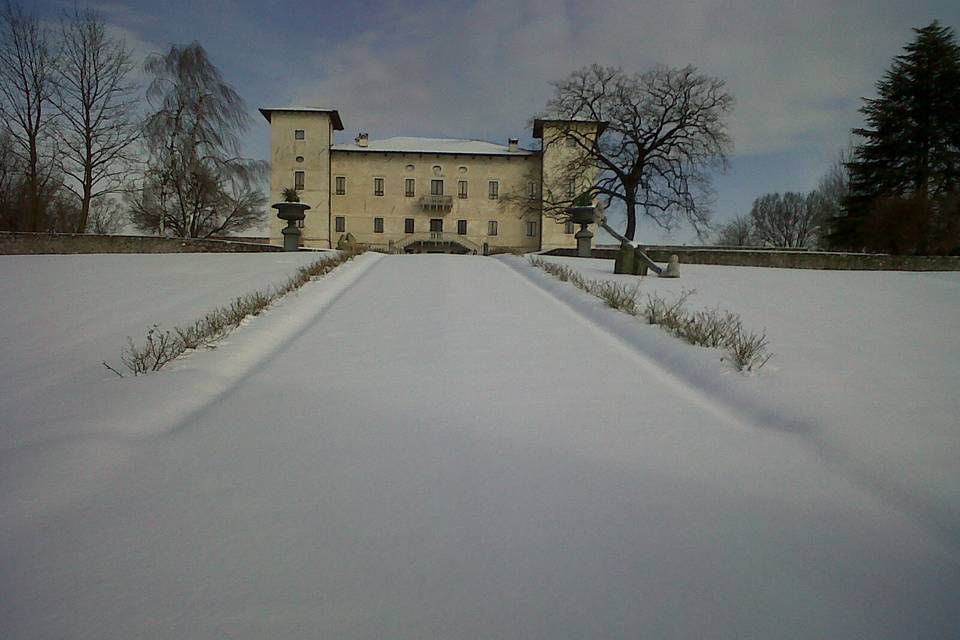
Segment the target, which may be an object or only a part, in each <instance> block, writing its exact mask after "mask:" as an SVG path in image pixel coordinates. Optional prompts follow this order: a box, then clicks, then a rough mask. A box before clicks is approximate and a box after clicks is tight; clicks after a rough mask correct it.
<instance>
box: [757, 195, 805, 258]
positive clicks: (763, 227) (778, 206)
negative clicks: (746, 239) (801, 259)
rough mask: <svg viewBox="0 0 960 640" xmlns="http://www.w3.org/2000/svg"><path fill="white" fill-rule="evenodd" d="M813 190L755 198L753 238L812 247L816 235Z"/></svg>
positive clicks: (778, 244)
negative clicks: (810, 192) (806, 192)
mask: <svg viewBox="0 0 960 640" xmlns="http://www.w3.org/2000/svg"><path fill="white" fill-rule="evenodd" d="M812 199H813V196H812V194H808V195H804V194H802V193H789V192H788V193H784V194H780V193H768V194H765V195H762V196H760V197H759V198H757V199H756V200H754V201H753V207H752V208H751V210H750V219H751V221H752V222H753V229H754V238H755V239H756V240H757V241H758V242H762V243H766V244H770V245H773V246H775V247H809V246H811V245H812V244H813V241H814V240H815V239H816V235H817V219H816V209H815V207H814V206H812Z"/></svg>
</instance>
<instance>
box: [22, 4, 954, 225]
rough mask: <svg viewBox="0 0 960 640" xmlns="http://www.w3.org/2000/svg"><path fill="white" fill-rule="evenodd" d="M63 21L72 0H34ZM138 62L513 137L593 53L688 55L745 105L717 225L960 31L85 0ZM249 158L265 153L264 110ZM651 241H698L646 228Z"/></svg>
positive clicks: (282, 101)
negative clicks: (175, 62)
mask: <svg viewBox="0 0 960 640" xmlns="http://www.w3.org/2000/svg"><path fill="white" fill-rule="evenodd" d="M27 5H28V6H31V7H33V8H35V10H36V11H37V12H38V13H39V14H40V16H41V17H42V18H43V19H45V20H51V21H53V20H56V19H57V17H58V16H59V15H60V13H61V12H62V11H63V10H64V9H65V8H68V7H70V6H72V5H73V2H72V1H71V2H64V1H60V0H58V1H50V0H36V1H35V2H33V3H27ZM91 6H94V7H96V8H98V9H99V10H101V11H102V12H103V14H104V15H105V17H106V18H107V20H108V22H110V23H111V24H112V25H113V26H114V27H115V29H116V30H117V33H119V34H122V35H123V36H124V37H125V38H126V39H127V40H128V43H129V44H130V45H131V46H132V47H133V48H134V49H135V51H136V52H137V55H138V56H143V55H145V54H146V53H150V52H161V51H163V50H164V48H166V47H169V45H170V44H171V43H187V42H190V41H193V40H197V41H199V42H200V43H201V44H202V45H203V46H204V47H205V48H206V49H207V51H208V52H209V54H210V56H211V57H212V59H213V61H214V62H215V64H217V65H218V67H219V68H220V69H221V71H222V72H223V74H224V75H225V77H226V78H227V80H228V81H229V82H230V83H232V84H233V85H234V87H235V88H237V90H238V91H239V92H240V94H241V95H242V96H243V97H244V99H245V100H246V101H247V104H248V106H249V108H250V111H251V114H252V115H255V114H256V108H257V107H261V106H268V105H269V106H283V105H290V104H299V105H304V104H309V105H317V106H328V107H334V108H338V109H339V110H340V113H341V116H342V118H343V121H344V125H345V127H346V130H345V131H343V132H341V133H340V140H341V141H346V140H350V139H352V138H353V137H354V136H355V135H356V133H357V132H358V131H368V132H369V133H370V135H371V137H373V138H383V137H389V136H394V135H426V136H438V137H465V138H479V139H486V140H491V141H504V140H506V138H507V137H516V136H519V137H520V138H521V143H527V144H532V141H531V140H530V131H529V130H528V129H527V120H528V119H529V118H530V116H531V115H533V114H534V113H535V112H537V111H538V110H540V109H542V108H543V106H544V104H545V102H546V100H547V98H548V97H549V96H550V92H551V87H550V81H552V80H557V79H560V78H562V77H564V76H565V75H566V74H568V73H569V72H570V71H572V70H573V69H576V68H578V67H580V66H583V65H585V64H590V63H592V62H598V63H601V64H612V65H619V66H621V67H623V68H624V69H625V70H627V71H643V70H646V69H648V68H649V67H651V66H652V65H654V64H657V63H665V64H669V65H672V66H683V65H686V64H693V65H694V66H696V67H698V68H700V69H701V70H702V71H703V72H705V73H707V74H710V75H714V76H718V77H721V78H724V79H725V80H726V81H727V85H728V89H729V91H730V92H731V93H732V94H733V95H734V97H735V98H736V100H737V105H736V108H735V110H734V113H733V115H732V116H731V118H730V121H729V124H730V131H731V134H732V135H733V138H734V143H735V147H736V149H735V151H734V154H733V156H732V157H731V167H730V170H729V171H728V173H727V174H726V175H717V176H715V180H714V187H715V189H716V192H717V194H716V202H715V205H714V219H715V220H716V221H717V222H723V221H724V220H726V219H728V218H730V217H732V216H734V215H736V214H738V213H745V212H747V211H749V208H750V204H751V202H752V201H753V199H754V198H755V197H757V196H758V195H760V194H763V193H767V192H772V191H787V190H792V191H805V190H808V189H811V188H812V187H814V186H815V185H816V182H817V180H818V178H819V176H820V175H821V174H822V173H824V172H825V171H826V169H827V168H828V165H829V164H830V163H831V161H832V160H833V159H834V158H835V157H836V155H837V154H838V153H839V152H840V150H841V149H843V148H844V147H846V146H847V144H848V140H849V136H850V129H851V128H852V127H854V126H858V125H860V124H861V119H860V115H859V114H858V112H857V109H858V107H859V106H860V104H861V101H860V98H861V97H862V96H871V95H873V94H874V87H875V84H876V82H877V80H878V79H879V78H880V77H881V75H882V74H883V72H884V70H885V69H887V68H888V66H889V65H890V62H891V59H892V58H893V57H894V56H895V55H897V54H899V53H900V52H901V50H902V47H903V45H904V44H906V43H907V42H908V41H910V40H911V39H912V38H913V32H912V31H911V27H919V26H924V25H926V24H929V23H930V22H931V21H932V20H933V19H939V20H940V21H941V23H944V24H947V25H949V26H952V27H954V29H956V28H958V27H960V2H956V0H917V1H915V2H903V1H898V2H894V1H888V0H878V1H872V2H868V1H861V2H847V1H845V0H832V1H828V0H802V1H801V0H797V1H788V0H770V1H768V2H735V1H732V2H719V1H700V2H696V1H694V2H639V1H628V0H620V1H611V2H602V1H592V2H591V1H590V0H567V1H547V0H477V1H466V0H463V1H458V0H448V1H444V2H398V1H395V2H390V1H381V2H374V1H360V2H350V1H349V0H348V1H346V2H281V1H278V0H266V1H263V0H261V1H258V2H252V1H249V0H220V1H217V2H204V1H202V0H196V1H194V2H185V1H183V0H168V1H167V2H163V3H161V2H156V1H150V2H148V1H143V0H137V1H133V2H109V3H92V5H91ZM252 122H253V126H252V127H251V130H250V132H249V133H248V135H247V137H246V145H245V146H246V153H247V154H248V155H251V156H253V157H260V158H267V157H268V152H269V149H268V145H269V130H268V125H267V123H266V122H265V121H264V120H262V119H261V118H260V117H259V115H255V117H254V119H253V120H252ZM640 237H642V239H644V240H647V241H665V240H673V241H678V242H685V241H691V240H692V235H691V234H690V232H689V231H688V230H684V229H679V230H676V231H674V232H673V233H672V234H663V233H660V232H659V231H657V230H656V229H654V228H653V227H652V225H651V223H646V224H644V223H641V236H640Z"/></svg>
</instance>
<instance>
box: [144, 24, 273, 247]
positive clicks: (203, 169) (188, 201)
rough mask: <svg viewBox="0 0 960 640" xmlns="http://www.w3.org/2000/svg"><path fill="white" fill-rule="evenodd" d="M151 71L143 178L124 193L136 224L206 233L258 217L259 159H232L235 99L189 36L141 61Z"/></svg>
mask: <svg viewBox="0 0 960 640" xmlns="http://www.w3.org/2000/svg"><path fill="white" fill-rule="evenodd" d="M145 69H146V71H147V72H148V73H150V74H151V75H153V81H152V82H151V83H150V86H149V87H148V89H147V101H148V102H149V104H150V106H151V107H152V109H154V111H153V112H152V113H151V114H150V115H149V116H148V117H147V120H146V123H145V125H144V144H145V147H146V150H147V152H148V154H149V159H148V169H147V173H146V175H145V177H144V180H143V183H142V184H140V185H138V187H137V189H136V190H135V191H133V192H131V194H130V195H129V196H128V204H129V206H130V209H131V219H132V221H133V223H134V224H135V225H136V226H137V227H138V228H140V229H143V230H150V231H159V232H160V233H161V234H163V233H166V232H167V231H172V232H173V233H175V234H176V235H178V236H182V237H209V236H211V235H214V234H220V233H228V232H230V231H237V230H241V229H245V228H248V227H250V226H252V225H254V224H256V223H257V222H259V221H261V220H262V219H263V218H264V216H265V215H266V211H265V207H266V196H265V195H264V193H263V190H262V188H261V187H262V183H263V181H264V179H265V177H266V174H267V168H268V165H267V163H266V162H263V161H257V160H250V159H246V158H242V157H240V134H241V133H242V132H243V131H244V130H245V129H246V128H247V127H248V126H249V116H248V114H247V110H246V107H245V105H244V102H243V99H242V98H241V97H240V96H239V94H237V92H236V91H234V90H233V88H232V87H230V85H228V84H227V83H226V82H225V81H224V80H223V77H222V76H221V75H220V72H219V71H218V70H217V68H216V67H215V66H214V65H213V63H212V62H211V61H210V59H209V58H208V57H207V54H206V52H205V51H204V49H203V47H201V46H200V45H199V44H198V43H196V42H194V43H192V44H190V45H188V46H185V47H177V46H174V47H171V48H170V51H169V52H168V53H167V54H165V55H162V56H153V57H151V58H149V59H148V60H147V62H146V64H145Z"/></svg>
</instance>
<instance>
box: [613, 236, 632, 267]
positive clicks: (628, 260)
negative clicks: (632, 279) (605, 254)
mask: <svg viewBox="0 0 960 640" xmlns="http://www.w3.org/2000/svg"><path fill="white" fill-rule="evenodd" d="M633 261H634V255H633V247H631V246H630V245H628V244H627V243H625V242H624V243H623V244H621V245H620V251H618V252H617V258H616V260H614V262H613V272H614V273H630V274H632V273H633Z"/></svg>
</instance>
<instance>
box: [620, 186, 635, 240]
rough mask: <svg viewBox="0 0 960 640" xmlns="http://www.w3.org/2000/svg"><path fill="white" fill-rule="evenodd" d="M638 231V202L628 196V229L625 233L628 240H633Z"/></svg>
mask: <svg viewBox="0 0 960 640" xmlns="http://www.w3.org/2000/svg"><path fill="white" fill-rule="evenodd" d="M636 233H637V203H636V201H635V199H634V198H632V197H629V196H628V197H627V230H626V232H625V233H624V234H623V235H624V236H625V237H626V238H627V240H630V241H631V242H632V241H633V236H634V235H636Z"/></svg>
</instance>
